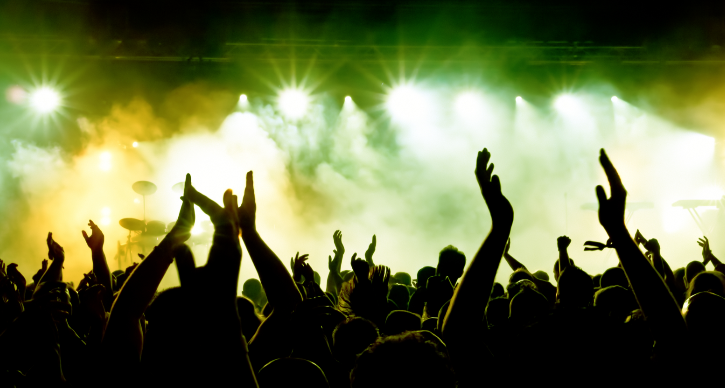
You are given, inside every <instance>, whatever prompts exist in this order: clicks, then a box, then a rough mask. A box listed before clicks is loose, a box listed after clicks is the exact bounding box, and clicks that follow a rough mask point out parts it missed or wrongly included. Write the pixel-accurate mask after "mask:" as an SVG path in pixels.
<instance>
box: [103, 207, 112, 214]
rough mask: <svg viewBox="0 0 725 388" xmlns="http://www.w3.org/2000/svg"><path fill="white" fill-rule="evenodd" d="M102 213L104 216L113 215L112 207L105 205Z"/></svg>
mask: <svg viewBox="0 0 725 388" xmlns="http://www.w3.org/2000/svg"><path fill="white" fill-rule="evenodd" d="M101 215H103V216H110V215H111V208H110V207H104V208H103V209H101Z"/></svg>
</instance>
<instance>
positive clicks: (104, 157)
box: [98, 151, 111, 171]
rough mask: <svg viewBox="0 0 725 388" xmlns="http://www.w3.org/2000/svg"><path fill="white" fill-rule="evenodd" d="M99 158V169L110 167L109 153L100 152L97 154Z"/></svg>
mask: <svg viewBox="0 0 725 388" xmlns="http://www.w3.org/2000/svg"><path fill="white" fill-rule="evenodd" d="M99 159H100V160H101V163H100V164H99V165H98V167H100V169H101V170H103V171H108V170H110V169H111V153H110V152H108V151H106V152H101V155H100V156H99Z"/></svg>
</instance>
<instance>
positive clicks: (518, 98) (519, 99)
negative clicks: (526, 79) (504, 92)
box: [516, 96, 524, 102]
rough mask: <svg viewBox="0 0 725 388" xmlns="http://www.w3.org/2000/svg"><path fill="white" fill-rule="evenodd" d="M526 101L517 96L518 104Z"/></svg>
mask: <svg viewBox="0 0 725 388" xmlns="http://www.w3.org/2000/svg"><path fill="white" fill-rule="evenodd" d="M523 101H524V99H523V98H521V96H516V102H523Z"/></svg>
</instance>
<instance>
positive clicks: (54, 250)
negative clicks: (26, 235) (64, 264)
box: [46, 232, 65, 261]
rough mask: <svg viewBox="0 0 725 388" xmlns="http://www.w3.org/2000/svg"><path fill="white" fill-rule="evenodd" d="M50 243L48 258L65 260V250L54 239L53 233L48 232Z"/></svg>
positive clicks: (48, 242) (48, 241) (47, 240)
mask: <svg viewBox="0 0 725 388" xmlns="http://www.w3.org/2000/svg"><path fill="white" fill-rule="evenodd" d="M46 242H47V244H48V258H49V259H50V260H61V261H62V260H65V252H64V251H63V247H61V246H60V245H59V244H58V243H57V242H55V240H53V233H51V232H48V238H47V239H46Z"/></svg>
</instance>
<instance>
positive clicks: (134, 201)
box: [133, 198, 141, 203]
mask: <svg viewBox="0 0 725 388" xmlns="http://www.w3.org/2000/svg"><path fill="white" fill-rule="evenodd" d="M133 203H141V201H139V200H138V198H136V199H134V200H133Z"/></svg>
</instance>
